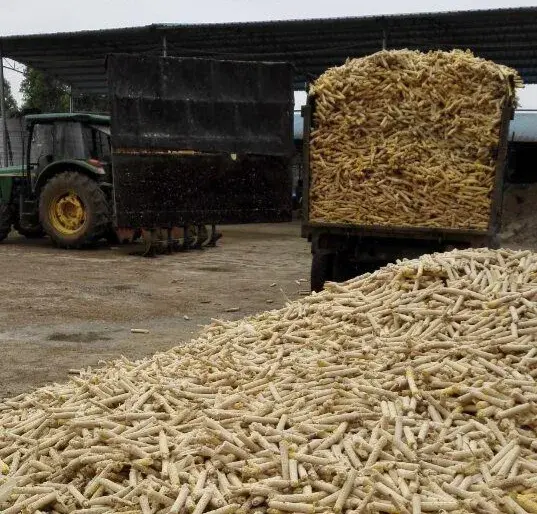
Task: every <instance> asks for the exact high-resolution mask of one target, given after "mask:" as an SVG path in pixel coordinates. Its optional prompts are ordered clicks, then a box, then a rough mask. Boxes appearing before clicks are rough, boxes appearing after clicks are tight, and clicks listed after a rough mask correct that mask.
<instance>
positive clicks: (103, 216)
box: [39, 171, 110, 248]
mask: <svg viewBox="0 0 537 514" xmlns="http://www.w3.org/2000/svg"><path fill="white" fill-rule="evenodd" d="M39 220H40V221H41V225H42V226H43V228H44V229H45V232H46V233H47V234H48V235H49V236H50V237H51V239H52V240H53V241H54V242H55V243H56V244H57V245H58V246H60V247H62V248H80V247H82V246H85V245H87V244H89V243H91V242H94V241H96V240H98V239H99V238H101V237H103V236H104V234H105V232H106V229H107V228H108V227H109V226H110V209H109V206H108V202H107V199H106V195H105V193H104V191H103V190H102V189H101V188H100V187H99V184H98V183H97V182H96V181H95V180H92V179H91V178H89V177H87V176H86V175H83V174H82V173H79V172H76V171H66V172H64V173H60V174H59V175H56V176H54V177H52V178H51V179H50V180H49V181H48V182H47V183H46V184H45V186H44V187H43V190H42V191H41V195H40V198H39Z"/></svg>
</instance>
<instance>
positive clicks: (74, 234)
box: [0, 54, 293, 251]
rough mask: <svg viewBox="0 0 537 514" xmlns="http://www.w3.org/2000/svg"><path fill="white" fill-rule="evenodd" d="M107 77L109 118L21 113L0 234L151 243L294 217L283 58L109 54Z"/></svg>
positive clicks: (196, 239) (0, 175) (76, 244)
mask: <svg viewBox="0 0 537 514" xmlns="http://www.w3.org/2000/svg"><path fill="white" fill-rule="evenodd" d="M107 73H108V83H109V94H110V104H111V107H112V112H111V116H110V117H108V116H101V115H95V114H76V113H52V114H37V115H30V116H27V117H26V124H27V133H28V144H27V151H26V156H25V162H24V165H23V166H22V167H21V166H13V167H9V168H4V169H0V195H1V196H0V240H2V239H5V238H6V237H7V236H8V234H9V232H10V231H11V229H12V228H15V229H16V230H17V231H18V232H19V233H21V234H22V235H25V236H27V237H31V238H32V237H41V236H43V235H48V236H50V238H51V239H52V240H53V241H54V242H55V243H56V244H57V245H59V246H61V247H65V248H80V247H83V246H86V245H88V244H91V243H93V242H95V241H97V240H99V239H102V238H108V239H112V240H120V241H124V240H133V239H134V238H135V237H137V236H138V235H142V236H143V238H144V241H145V242H146V244H147V249H148V251H149V250H150V251H154V250H155V249H156V248H161V249H162V248H167V249H172V248H187V247H191V246H202V245H203V244H206V243H208V244H210V243H214V242H215V239H216V238H217V234H215V233H214V232H213V233H212V234H211V235H209V231H208V230H207V229H206V225H212V226H213V227H214V226H216V225H221V224H227V223H252V222H277V221H287V220H290V219H291V176H290V158H291V154H292V148H293V147H292V144H293V143H292V130H291V124H292V108H293V89H292V71H291V67H290V66H289V65H288V64H285V63H265V62H248V63H246V62H239V61H216V60H209V59H181V58H171V57H148V56H136V55H123V54H112V55H109V56H108V59H107Z"/></svg>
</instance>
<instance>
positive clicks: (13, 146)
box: [0, 118, 26, 166]
mask: <svg viewBox="0 0 537 514" xmlns="http://www.w3.org/2000/svg"><path fill="white" fill-rule="evenodd" d="M6 122H7V149H8V155H7V162H6V159H5V158H4V130H3V127H4V123H3V120H2V118H0V157H1V158H0V162H1V164H2V166H15V165H19V164H20V165H22V163H23V155H24V151H25V150H24V146H25V143H26V142H25V131H24V121H23V119H22V118H8V119H7V120H6Z"/></svg>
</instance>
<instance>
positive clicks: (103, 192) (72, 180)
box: [0, 113, 221, 249]
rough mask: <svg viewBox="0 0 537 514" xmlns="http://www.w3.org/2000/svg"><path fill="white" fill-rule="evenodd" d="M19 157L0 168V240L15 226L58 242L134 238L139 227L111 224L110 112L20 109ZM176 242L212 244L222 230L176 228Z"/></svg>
mask: <svg viewBox="0 0 537 514" xmlns="http://www.w3.org/2000/svg"><path fill="white" fill-rule="evenodd" d="M26 128H27V136H28V145H27V151H26V155H25V163H24V165H23V166H22V167H21V166H11V167H8V168H0V241H2V240H4V239H5V238H6V237H7V236H8V234H9V233H10V231H11V229H12V228H15V229H16V230H17V231H18V232H19V233H20V234H22V235H23V236H26V237H28V238H38V237H43V236H45V235H48V236H50V238H51V239H52V240H53V241H54V242H55V243H56V244H57V245H58V246H60V247H62V248H80V247H83V246H86V245H88V244H90V243H92V242H95V241H97V240H99V239H101V238H106V239H108V240H109V241H110V242H120V241H124V240H131V241H132V240H133V239H135V238H136V237H137V235H139V234H140V231H128V230H127V231H125V230H123V231H117V232H116V230H115V229H114V226H113V219H114V218H113V186H112V154H111V145H110V117H109V116H103V115H98V114H72V113H54V114H34V115H29V116H26ZM181 230H182V231H183V232H182V233H181V234H180V235H179V239H181V240H182V241H183V243H182V245H181V248H183V249H186V248H201V247H202V246H205V245H207V246H214V245H215V243H216V241H217V240H218V239H219V238H220V237H221V234H220V233H218V232H216V229H215V227H214V226H213V227H212V231H211V234H210V235H209V231H208V230H207V228H206V227H205V226H204V225H199V226H189V227H188V230H186V227H183V228H182V229H181Z"/></svg>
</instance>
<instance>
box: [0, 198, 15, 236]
mask: <svg viewBox="0 0 537 514" xmlns="http://www.w3.org/2000/svg"><path fill="white" fill-rule="evenodd" d="M12 223H13V208H12V206H11V205H9V204H0V241H3V240H4V239H5V238H6V237H7V236H8V235H9V233H10V232H11V225H12Z"/></svg>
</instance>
